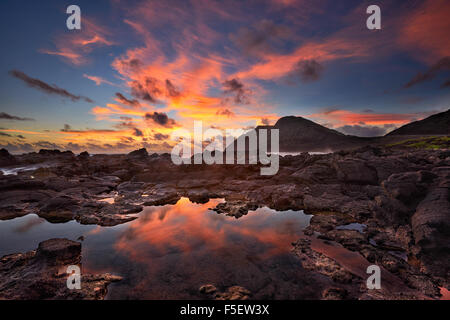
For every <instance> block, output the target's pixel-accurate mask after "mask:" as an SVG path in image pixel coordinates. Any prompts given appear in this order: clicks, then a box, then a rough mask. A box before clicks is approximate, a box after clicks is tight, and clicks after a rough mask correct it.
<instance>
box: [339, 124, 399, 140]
mask: <svg viewBox="0 0 450 320" xmlns="http://www.w3.org/2000/svg"><path fill="white" fill-rule="evenodd" d="M391 128H392V125H384V126H381V127H377V126H360V125H357V124H355V125H345V126H342V127H339V128H336V130H337V131H339V132H342V133H344V134H348V135H352V136H358V137H378V136H384V135H385V134H386V133H387V131H388V129H391Z"/></svg>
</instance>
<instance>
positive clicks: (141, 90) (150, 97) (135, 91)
mask: <svg viewBox="0 0 450 320" xmlns="http://www.w3.org/2000/svg"><path fill="white" fill-rule="evenodd" d="M131 94H132V95H133V96H134V97H136V98H138V99H142V100H145V101H148V102H152V103H156V102H157V99H156V97H158V96H160V95H161V94H162V90H161V89H160V86H159V82H158V80H157V79H155V78H151V77H147V78H146V79H145V82H144V83H143V84H142V83H140V82H138V81H133V82H132V83H131Z"/></svg>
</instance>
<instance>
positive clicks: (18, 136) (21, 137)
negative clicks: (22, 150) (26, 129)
mask: <svg viewBox="0 0 450 320" xmlns="http://www.w3.org/2000/svg"><path fill="white" fill-rule="evenodd" d="M16 137H17V138H19V139H26V138H25V137H24V136H23V135H21V134H18V135H17V136H16Z"/></svg>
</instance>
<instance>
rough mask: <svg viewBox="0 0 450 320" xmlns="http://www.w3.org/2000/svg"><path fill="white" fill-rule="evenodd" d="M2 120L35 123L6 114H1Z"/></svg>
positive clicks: (30, 119) (28, 119)
mask: <svg viewBox="0 0 450 320" xmlns="http://www.w3.org/2000/svg"><path fill="white" fill-rule="evenodd" d="M0 119H5V120H17V121H35V120H34V119H32V118H22V117H17V116H12V115H10V114H8V113H6V112H0Z"/></svg>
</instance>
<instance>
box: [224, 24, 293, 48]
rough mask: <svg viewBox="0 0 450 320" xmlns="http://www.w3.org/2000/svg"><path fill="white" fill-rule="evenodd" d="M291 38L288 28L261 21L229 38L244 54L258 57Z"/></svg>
mask: <svg viewBox="0 0 450 320" xmlns="http://www.w3.org/2000/svg"><path fill="white" fill-rule="evenodd" d="M290 36H291V32H290V30H289V28H287V27H285V26H281V25H277V24H275V23H273V22H272V21H269V20H262V21H260V22H258V23H257V24H255V25H254V26H253V27H252V28H241V29H239V31H238V32H237V33H236V34H233V35H231V36H230V39H231V41H232V42H233V43H234V44H235V45H236V46H238V47H239V48H241V49H242V51H244V53H246V54H253V55H260V54H261V53H265V52H271V51H273V50H274V48H276V47H279V46H278V44H280V43H281V41H282V40H283V39H288V38H289V37H290Z"/></svg>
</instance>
